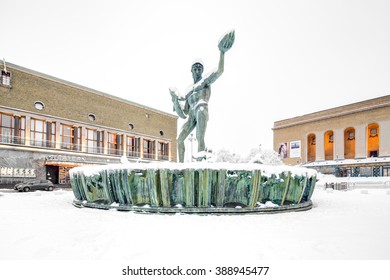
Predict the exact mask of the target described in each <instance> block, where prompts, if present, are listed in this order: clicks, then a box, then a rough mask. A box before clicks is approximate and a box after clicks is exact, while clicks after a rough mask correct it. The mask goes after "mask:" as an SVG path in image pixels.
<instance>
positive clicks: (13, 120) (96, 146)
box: [0, 112, 169, 160]
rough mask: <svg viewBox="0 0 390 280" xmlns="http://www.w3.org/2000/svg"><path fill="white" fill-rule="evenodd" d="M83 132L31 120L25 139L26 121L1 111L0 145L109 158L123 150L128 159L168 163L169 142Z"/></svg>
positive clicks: (22, 117) (67, 125) (63, 124)
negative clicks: (7, 144) (45, 148)
mask: <svg viewBox="0 0 390 280" xmlns="http://www.w3.org/2000/svg"><path fill="white" fill-rule="evenodd" d="M57 125H59V143H58V145H57V143H56V142H57V135H56V133H57ZM84 131H85V135H82V132H83V129H82V127H80V126H74V125H70V124H65V123H57V122H51V121H46V120H42V119H36V118H31V119H30V127H29V132H30V133H29V134H30V137H29V139H27V138H26V118H25V117H24V116H18V115H10V114H5V113H1V112H0V143H12V144H20V145H30V146H36V147H48V148H60V149H65V150H73V151H81V152H87V153H97V154H104V153H107V154H109V155H123V154H124V148H125V149H126V156H129V157H136V158H140V157H142V158H147V159H158V160H169V143H166V142H163V141H156V140H153V139H147V138H141V137H138V136H133V135H124V134H118V133H116V132H110V131H103V130H98V129H92V128H85V130H84ZM27 141H29V142H27ZM124 141H126V142H124ZM105 148H106V149H105Z"/></svg>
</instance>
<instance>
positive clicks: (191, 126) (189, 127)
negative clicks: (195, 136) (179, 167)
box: [177, 117, 196, 162]
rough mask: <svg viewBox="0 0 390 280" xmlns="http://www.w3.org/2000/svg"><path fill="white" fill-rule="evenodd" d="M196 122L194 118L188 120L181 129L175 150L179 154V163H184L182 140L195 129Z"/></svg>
mask: <svg viewBox="0 0 390 280" xmlns="http://www.w3.org/2000/svg"><path fill="white" fill-rule="evenodd" d="M195 125H196V122H195V119H194V118H191V117H190V118H189V119H188V121H187V122H186V123H185V124H184V125H183V127H182V128H181V131H180V134H179V137H178V138H177V150H178V152H179V162H184V152H185V146H184V140H186V138H187V136H188V135H190V133H191V131H192V130H193V129H194V128H195Z"/></svg>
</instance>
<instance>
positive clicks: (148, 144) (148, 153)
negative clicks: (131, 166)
mask: <svg viewBox="0 0 390 280" xmlns="http://www.w3.org/2000/svg"><path fill="white" fill-rule="evenodd" d="M143 149H144V158H149V159H153V158H154V153H155V141H153V140H150V139H144V143H143Z"/></svg>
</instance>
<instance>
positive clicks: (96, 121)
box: [0, 63, 177, 187]
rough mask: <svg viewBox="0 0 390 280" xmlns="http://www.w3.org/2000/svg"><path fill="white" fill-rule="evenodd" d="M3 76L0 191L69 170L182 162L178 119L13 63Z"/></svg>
mask: <svg viewBox="0 0 390 280" xmlns="http://www.w3.org/2000/svg"><path fill="white" fill-rule="evenodd" d="M2 68H3V69H2V70H1V75H0V187H1V186H11V185H13V184H15V183H16V182H19V181H22V180H25V179H26V178H33V177H36V178H39V179H50V180H52V181H53V182H54V183H56V184H66V183H68V181H69V176H68V170H69V168H71V167H74V166H78V165H87V164H107V163H118V162H120V158H121V157H122V156H126V157H127V158H128V160H129V161H146V162H149V161H176V134H177V117H176V116H175V115H171V114H168V113H165V112H162V111H158V110H155V109H152V108H149V107H146V106H143V105H140V104H136V103H133V102H130V101H128V100H124V99H121V98H118V97H114V96H111V95H109V94H106V93H102V92H99V91H96V90H93V89H89V88H86V87H83V86H80V85H77V84H74V83H71V82H68V81H64V80H61V79H58V78H55V77H51V76H49V75H45V74H42V73H39V72H36V71H33V70H30V69H26V68H23V67H20V66H17V65H14V64H10V63H7V64H4V66H3V67H2Z"/></svg>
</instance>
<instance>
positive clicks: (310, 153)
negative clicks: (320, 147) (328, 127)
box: [307, 134, 316, 162]
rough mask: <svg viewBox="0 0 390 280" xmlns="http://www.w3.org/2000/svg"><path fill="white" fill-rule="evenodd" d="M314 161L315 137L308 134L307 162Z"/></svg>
mask: <svg viewBox="0 0 390 280" xmlns="http://www.w3.org/2000/svg"><path fill="white" fill-rule="evenodd" d="M315 160H316V135H315V134H309V135H308V136H307V161H309V162H310V161H315Z"/></svg>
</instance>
